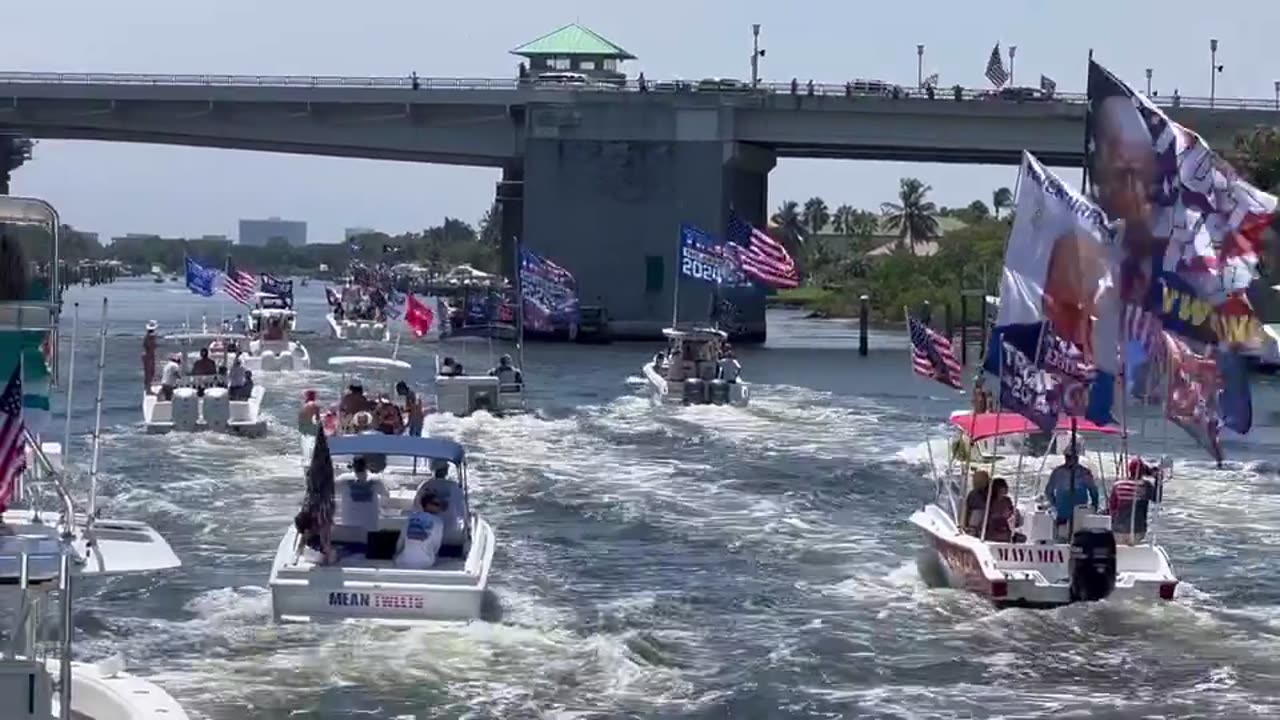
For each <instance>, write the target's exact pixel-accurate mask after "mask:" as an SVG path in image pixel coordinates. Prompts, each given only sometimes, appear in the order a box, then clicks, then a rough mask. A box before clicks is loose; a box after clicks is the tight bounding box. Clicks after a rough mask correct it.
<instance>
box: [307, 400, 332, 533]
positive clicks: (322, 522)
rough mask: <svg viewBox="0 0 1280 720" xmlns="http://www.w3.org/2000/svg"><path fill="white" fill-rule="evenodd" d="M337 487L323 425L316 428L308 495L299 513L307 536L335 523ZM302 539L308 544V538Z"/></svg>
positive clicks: (308, 474)
mask: <svg viewBox="0 0 1280 720" xmlns="http://www.w3.org/2000/svg"><path fill="white" fill-rule="evenodd" d="M335 486H336V483H335V481H334V477H333V456H332V455H330V454H329V441H328V440H327V439H326V438H325V434H324V426H323V424H321V426H320V427H318V428H316V444H315V446H314V447H313V448H312V450H311V465H310V466H309V467H308V468H307V490H306V495H304V496H303V499H302V512H300V513H299V517H300V518H305V519H306V526H307V528H308V529H309V530H308V533H307V534H312V533H318V532H319V530H320V528H322V527H328V526H329V525H331V524H332V523H333V515H334V507H335V502H334V495H335V493H336V487H335ZM300 539H301V540H302V541H303V542H304V543H306V542H307V539H308V538H306V537H302V538H300Z"/></svg>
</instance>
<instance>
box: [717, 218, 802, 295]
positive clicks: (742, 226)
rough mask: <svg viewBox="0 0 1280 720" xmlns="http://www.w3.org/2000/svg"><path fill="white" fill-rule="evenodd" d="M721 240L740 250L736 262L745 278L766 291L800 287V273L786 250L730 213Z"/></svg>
mask: <svg viewBox="0 0 1280 720" xmlns="http://www.w3.org/2000/svg"><path fill="white" fill-rule="evenodd" d="M725 239H726V240H728V241H729V242H731V243H733V244H735V245H738V246H739V247H741V248H743V249H742V251H741V252H739V253H738V255H739V257H738V260H739V262H740V263H741V266H742V270H743V272H745V273H746V274H747V275H750V276H751V277H752V278H755V279H756V280H759V281H760V282H762V283H764V284H766V285H769V286H770V287H782V288H793V287H796V286H797V285H799V284H800V273H799V272H797V270H796V263H795V261H794V260H792V259H791V255H790V254H788V253H787V249H786V248H784V247H783V246H782V244H781V243H779V242H778V241H777V240H774V239H773V238H771V237H769V236H768V235H767V234H765V233H764V232H763V231H761V230H760V229H759V228H757V227H754V226H752V225H750V224H749V223H747V222H746V221H745V220H743V219H742V218H741V217H739V216H738V213H736V212H734V211H732V210H730V211H729V224H728V226H727V229H726V238H725Z"/></svg>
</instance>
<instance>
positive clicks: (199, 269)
mask: <svg viewBox="0 0 1280 720" xmlns="http://www.w3.org/2000/svg"><path fill="white" fill-rule="evenodd" d="M217 278H218V273H217V271H215V270H209V269H207V268H205V267H204V266H203V265H201V264H200V263H198V262H196V261H195V260H192V259H191V258H187V289H188V290H190V291H191V292H193V293H195V294H196V295H200V296H202V297H213V287H214V284H215V281H216V280H217Z"/></svg>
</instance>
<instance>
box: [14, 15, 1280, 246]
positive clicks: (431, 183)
mask: <svg viewBox="0 0 1280 720" xmlns="http://www.w3.org/2000/svg"><path fill="white" fill-rule="evenodd" d="M5 5H6V7H5V8H4V11H3V14H2V15H0V19H2V22H3V25H4V27H5V28H6V31H5V33H4V36H3V40H2V41H0V69H2V70H22V71H50V72H57V71H62V72H141V73H211V74H212V73H230V74H248V75H260V74H262V75H265V74H298V75H401V74H406V75H407V74H408V73H409V72H411V71H416V72H417V73H418V74H419V75H420V76H423V77H511V76H512V75H514V72H515V68H516V63H517V62H518V61H519V58H516V57H515V56H512V55H510V54H508V51H509V50H510V49H511V48H514V47H516V46H518V45H520V44H522V43H524V42H526V41H528V40H532V39H534V38H536V37H538V36H540V35H543V34H545V33H547V32H550V31H551V30H554V29H556V28H557V27H560V26H561V25H563V24H565V23H569V22H575V21H576V22H580V23H582V24H583V25H585V26H587V27H589V28H591V29H593V30H595V31H596V32H598V33H600V34H601V35H603V36H604V37H606V38H608V39H609V40H611V41H612V42H614V43H616V44H618V45H621V46H622V47H623V48H626V49H627V50H629V51H630V52H631V53H632V54H634V55H637V56H639V58H640V59H639V61H636V62H632V63H628V64H627V65H626V66H624V67H626V69H627V70H628V72H629V73H630V74H632V75H635V74H637V73H639V72H640V71H643V72H644V73H645V76H646V77H647V78H649V79H650V80H651V81H656V80H660V79H662V78H672V77H680V78H685V79H697V78H702V77H737V78H742V79H746V78H749V77H750V57H751V24H752V23H760V24H761V25H762V30H761V47H763V48H765V50H766V51H767V52H766V56H765V57H764V58H763V59H762V61H761V71H760V74H761V77H762V79H764V80H777V81H789V80H790V79H791V78H793V77H796V78H800V80H801V82H804V81H805V80H808V79H810V78H812V79H814V80H815V81H816V82H828V83H841V82H844V81H846V80H849V79H853V78H867V79H881V80H886V81H889V82H894V83H897V84H900V85H902V86H904V87H908V86H914V85H915V82H916V62H917V57H916V45H917V44H924V45H925V57H924V74H925V75H926V76H927V75H929V74H931V73H934V72H936V73H938V74H939V75H940V78H941V80H940V81H941V83H942V85H944V86H950V85H953V84H956V83H959V84H961V85H964V86H965V87H986V86H988V82H987V80H986V79H985V78H984V77H983V71H984V70H985V67H986V61H987V57H988V55H989V54H990V52H991V48H992V45H993V44H995V43H996V42H999V43H1000V44H1001V48H1002V49H1005V50H1007V48H1008V46H1010V45H1016V46H1017V56H1016V64H1015V67H1014V72H1015V83H1014V84H1016V85H1035V84H1037V83H1038V82H1039V77H1040V75H1041V74H1044V75H1047V76H1049V77H1050V78H1053V79H1054V80H1055V81H1056V82H1057V85H1058V89H1059V90H1060V91H1062V92H1083V90H1084V84H1085V70H1086V58H1087V56H1088V51H1089V49H1090V48H1093V49H1094V51H1095V58H1096V59H1098V61H1099V62H1102V63H1103V64H1105V65H1107V66H1108V67H1109V68H1110V69H1111V70H1113V71H1114V72H1116V73H1117V74H1119V75H1120V76H1121V77H1122V78H1124V79H1126V80H1128V81H1129V82H1130V83H1131V84H1132V85H1134V86H1135V87H1143V86H1145V83H1146V80H1145V69H1146V68H1148V67H1150V68H1152V69H1153V70H1154V80H1153V88H1154V89H1156V90H1157V91H1159V92H1160V94H1162V95H1168V94H1172V92H1173V90H1174V89H1175V88H1177V89H1178V91H1179V92H1180V93H1181V94H1182V95H1183V96H1208V94H1209V81H1210V66H1211V61H1210V54H1209V39H1210V38H1211V37H1212V38H1217V39H1218V40H1219V43H1220V45H1219V52H1218V58H1217V61H1218V63H1220V64H1222V65H1224V66H1225V67H1224V70H1223V72H1222V73H1221V74H1219V76H1218V83H1217V94H1218V96H1219V97H1253V98H1266V99H1270V98H1272V97H1274V90H1273V87H1274V86H1273V83H1274V82H1275V81H1276V80H1277V79H1280V59H1277V56H1276V55H1275V53H1274V52H1273V51H1272V50H1271V49H1270V48H1272V47H1273V45H1274V28H1276V27H1277V26H1280V3H1277V2H1274V0H1271V1H1269V2H1260V1H1252V2H1250V1H1241V2H1235V3H1232V4H1231V5H1230V6H1229V7H1226V8H1224V9H1222V10H1220V11H1214V10H1213V9H1212V7H1209V6H1205V5H1204V4H1203V3H1192V2H1189V0H1162V2H1160V3H1158V4H1157V3H1139V2H1116V1H1115V0H1108V1H1106V2H1102V1H1099V0H1080V1H1078V2H1074V3H1047V2H1036V1H1035V0H1023V1H1021V2H1018V1H1012V0H1011V1H1009V2H988V1H983V0H968V2H964V3H957V2H943V1H939V0H918V1H917V2H913V3H881V2H852V1H850V0H844V1H843V2H836V1H835V0H829V1H828V2H825V3H817V2H792V3H779V2H776V1H773V2H770V1H766V0H736V1H735V2H727V1H724V0H699V1H698V2H689V1H688V0H682V1H680V2H676V1H674V0H649V1H648V2H645V3H616V2H615V3H600V2H586V1H585V0H584V1H577V2H569V1H556V0H541V1H540V2H537V3H515V2H511V1H510V0H503V1H501V2H494V3H493V4H490V5H484V4H481V3H475V4H471V3H456V2H441V1H440V0H436V1H434V2H433V1H431V0H418V1H417V2H410V1H407V0H376V1H375V2H365V3H355V2H350V1H346V2H340V1H338V0H216V1H215V2H206V3H196V2H183V1H181V0H179V1H177V2H175V1H174V0H163V1H162V0H113V1H112V2H109V3H104V2H101V1H100V0H41V1H40V2H18V1H17V0H9V1H8V2H6V3H5ZM497 8H502V9H501V10H498V9H497ZM35 154H36V158H35V160H34V161H33V162H31V163H29V164H28V165H27V166H24V167H23V168H21V169H19V170H18V171H17V172H16V173H14V177H13V188H12V190H13V192H14V193H15V194H28V195H37V196H40V197H44V198H46V199H49V200H50V201H51V202H53V203H54V205H55V206H56V207H58V208H59V209H60V210H61V212H62V214H63V216H64V218H65V219H66V221H67V222H69V223H71V224H73V225H75V226H76V227H78V228H81V229H85V230H91V231H97V232H99V233H100V234H101V236H102V237H103V238H104V239H105V238H108V237H111V236H114V235H122V234H125V233H128V232H150V233H157V234H161V235H165V236H200V235H205V234H225V235H228V236H230V237H235V236H236V234H237V221H238V220H239V219H240V218H263V217H268V216H280V217H284V218H288V219H297V220H305V221H307V222H308V224H309V239H310V241H311V242H336V241H339V240H341V239H342V231H343V228H346V227H373V228H378V229H380V230H384V231H389V232H401V231H406V230H421V229H422V228H424V227H428V226H431V225H435V224H439V223H440V222H441V221H442V219H443V218H444V217H445V216H452V217H460V218H463V219H465V220H468V221H472V222H474V221H476V220H478V219H479V217H480V216H481V215H482V214H483V213H484V211H485V209H486V208H487V207H488V205H489V203H490V202H491V201H492V199H493V194H494V182H496V181H497V180H498V171H496V170H494V169H489V168H460V167H451V166H434V165H425V164H413V163H396V162H382V161H372V160H353V159H346V158H320V157H308V156H294V155H284V154H276V153H262V152H248V151H232V150H215V149H199V148H181V147H166V146H154V145H142V144H124V143H95V142H71V141H52V140H49V141H41V142H40V143H39V145H38V146H37V147H36V150H35ZM1015 174H1016V168H1013V167H982V166H960V165H932V164H916V163H910V164H908V163H877V162H867V161H854V160H784V161H781V162H779V164H778V167H777V168H776V169H775V170H774V171H773V172H772V174H771V175H770V188H769V205H770V207H777V206H778V205H780V204H781V203H782V202H783V201H785V200H788V199H795V200H800V201H803V200H804V199H806V198H809V197H811V196H815V195H817V196H821V197H823V198H824V199H826V201H827V203H828V204H829V205H830V206H832V207H835V206H837V205H840V204H844V203H848V204H851V205H854V206H856V207H862V208H867V209H874V208H877V207H878V206H879V205H880V203H881V202H884V201H888V200H892V199H893V197H894V195H895V193H896V191H897V186H898V181H899V179H900V178H902V177H904V176H914V177H918V178H920V179H922V180H924V181H925V182H926V183H928V184H929V185H931V186H932V187H933V192H932V194H931V197H932V199H933V200H934V201H935V202H937V203H938V204H939V205H950V206H960V205H967V204H968V203H969V202H971V201H972V200H974V199H982V200H985V201H987V202H990V197H991V191H992V190H994V189H995V188H996V187H999V186H1001V185H1006V186H1012V185H1013V184H1014V177H1015Z"/></svg>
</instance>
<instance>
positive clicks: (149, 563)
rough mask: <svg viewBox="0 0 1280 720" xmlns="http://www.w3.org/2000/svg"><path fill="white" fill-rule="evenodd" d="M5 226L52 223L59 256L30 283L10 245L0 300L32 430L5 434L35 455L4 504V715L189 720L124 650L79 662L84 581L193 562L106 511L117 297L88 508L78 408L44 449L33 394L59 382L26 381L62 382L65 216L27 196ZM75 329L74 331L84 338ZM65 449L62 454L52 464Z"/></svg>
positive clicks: (5, 359) (0, 547) (0, 215)
mask: <svg viewBox="0 0 1280 720" xmlns="http://www.w3.org/2000/svg"><path fill="white" fill-rule="evenodd" d="M0 223H9V224H22V225H28V226H35V227H38V228H41V229H43V230H44V231H45V232H46V233H47V235H48V237H49V238H50V247H51V251H50V252H49V254H48V257H44V258H40V260H39V261H40V262H41V263H42V264H45V266H46V267H47V268H48V275H47V276H46V277H33V278H30V282H28V278H27V277H26V276H25V272H26V271H27V270H28V266H27V263H26V261H25V259H24V258H22V256H21V252H22V251H21V248H20V247H19V246H17V245H16V243H15V244H14V245H10V244H9V240H8V239H7V238H5V239H4V240H3V241H0V242H2V243H3V244H2V245H0V251H2V252H3V254H5V256H6V258H5V259H6V260H7V261H13V262H9V263H8V264H6V265H5V267H6V272H10V271H16V272H18V273H19V274H20V275H21V276H19V277H14V276H12V275H9V276H7V277H5V278H4V291H3V294H2V295H0V341H3V343H4V346H5V347H6V348H12V349H13V351H12V352H10V351H8V350H6V351H5V352H4V353H3V354H0V365H2V366H3V367H2V368H0V374H3V375H4V378H3V379H0V385H3V389H2V390H0V392H2V393H3V396H0V407H3V408H5V409H8V408H10V407H14V408H22V409H23V423H22V425H21V426H15V425H12V424H8V423H6V424H5V427H6V430H8V429H9V428H20V430H19V434H18V435H17V436H16V447H17V448H19V449H20V450H21V451H22V453H23V455H22V456H21V457H23V458H24V459H25V470H23V471H22V472H21V473H20V474H19V475H18V477H17V479H16V482H15V483H14V484H12V485H10V486H9V488H6V489H4V491H3V493H0V508H4V509H3V510H0V596H5V606H6V607H7V608H8V613H7V615H6V617H5V618H4V619H3V620H0V627H2V628H3V629H2V630H0V634H3V635H4V636H5V638H6V650H5V652H3V653H0V715H3V716H4V717H5V718H31V719H34V718H39V719H41V720H49V719H51V718H55V717H56V718H60V719H61V720H154V719H155V718H170V719H171V720H186V718H187V714H186V713H185V712H184V711H183V709H182V707H181V706H180V705H179V704H178V703H177V702H176V701H175V700H174V699H173V698H172V697H170V696H169V694H168V693H166V692H165V691H164V690H162V689H161V688H160V687H158V686H156V685H154V684H152V683H150V682H147V681H146V680H144V679H142V678H140V677H136V676H134V675H131V674H130V673H128V672H126V671H125V667H124V662H123V660H122V659H120V657H119V656H118V655H117V656H113V657H110V658H108V659H107V660H105V661H103V662H99V663H96V664H90V663H83V662H76V661H75V660H74V657H73V644H72V643H73V638H74V633H75V628H74V622H73V618H74V603H75V587H76V585H77V584H78V582H79V580H80V579H81V578H84V577H91V576H112V575H124V574H131V573H141V572H148V571H154V570H163V569H167V568H175V567H178V566H179V565H180V564H181V563H180V562H179V560H178V558H177V556H176V555H174V553H173V549H172V548H171V547H170V546H169V544H168V543H167V542H166V541H165V540H164V538H163V537H161V536H160V535H159V533H157V532H156V531H155V530H154V529H152V528H151V527H149V526H147V525H146V524H144V523H140V522H132V521H127V520H109V519H106V518H102V517H100V513H99V512H98V510H99V508H98V507H97V477H98V454H99V451H100V449H101V426H102V422H101V419H102V414H101V408H102V377H103V371H102V368H103V367H104V364H105V362H104V360H105V356H106V337H107V326H106V322H105V321H106V301H105V300H104V301H103V324H102V327H101V331H100V340H99V357H98V396H97V413H98V415H97V417H98V420H97V422H96V423H95V425H94V435H93V443H92V461H91V466H90V471H89V488H90V489H89V496H88V502H87V503H85V504H80V503H78V502H77V501H76V499H75V498H74V497H73V496H72V495H71V493H70V491H69V489H68V484H67V482H66V478H65V477H64V474H63V472H62V461H63V459H64V458H62V457H61V449H62V448H63V447H65V446H66V444H67V442H66V440H67V439H68V438H69V436H70V427H71V416H70V413H68V416H67V425H66V428H67V430H66V436H64V438H63V442H62V443H57V442H44V441H43V437H42V436H41V435H40V434H39V431H38V430H35V427H36V425H37V423H36V422H35V418H34V415H33V416H28V414H27V412H26V410H29V409H31V407H30V406H29V405H27V402H28V401H30V400H31V399H32V398H33V396H34V397H37V398H45V400H47V393H48V387H49V386H48V385H46V384H43V382H40V381H37V382H32V383H30V385H28V384H27V383H25V382H24V380H25V378H27V377H32V378H35V377H38V373H37V370H40V371H41V372H42V373H43V376H44V377H45V378H51V380H52V382H53V383H54V384H56V382H57V372H58V363H57V362H56V356H57V338H58V319H59V314H60V306H61V303H60V298H59V295H60V289H59V282H58V228H59V226H60V223H59V218H58V214H57V212H56V211H55V210H54V209H53V208H52V207H50V206H49V205H48V204H47V203H45V202H44V201H41V200H34V199H26V198H16V197H0ZM11 253H12V254H15V255H17V257H16V258H15V257H14V256H13V255H11ZM13 291H17V292H13ZM77 314H78V313H77ZM75 332H76V329H75V326H74V325H73V328H72V336H73V337H74V335H75ZM44 338H52V345H51V346H50V347H49V348H48V349H49V350H51V351H52V353H51V354H52V355H53V358H54V361H53V362H51V363H49V365H48V366H43V367H40V368H37V367H32V366H34V365H36V364H37V363H39V364H41V365H43V361H42V360H40V350H39V348H40V346H41V344H42V343H43V342H44V340H43V339H44ZM70 347H71V349H72V350H73V354H72V357H71V359H70V361H69V370H68V378H67V382H66V383H65V388H66V392H67V395H68V397H67V401H66V407H68V408H71V407H73V405H72V403H71V401H70V393H71V389H72V388H73V387H74V386H75V382H74V381H75V377H74V373H75V358H74V347H75V345H74V343H73V344H72V345H71V346H70ZM29 349H34V353H32V352H28V350H29ZM19 358H22V359H21V360H19ZM24 396H25V397H24ZM10 401H13V403H12V405H11V404H10ZM41 402H44V400H41ZM5 414H6V415H7V416H8V417H10V418H11V417H13V415H8V413H5ZM33 430H34V431H33ZM46 449H48V450H50V451H51V452H50V453H46V452H45V450H46ZM55 453H56V457H51V455H53V454H55ZM6 506H7V507H6Z"/></svg>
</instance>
